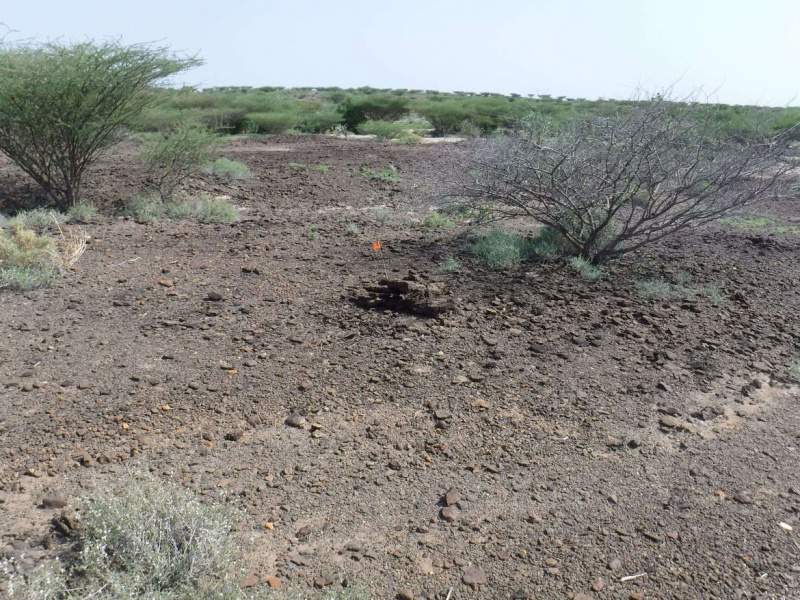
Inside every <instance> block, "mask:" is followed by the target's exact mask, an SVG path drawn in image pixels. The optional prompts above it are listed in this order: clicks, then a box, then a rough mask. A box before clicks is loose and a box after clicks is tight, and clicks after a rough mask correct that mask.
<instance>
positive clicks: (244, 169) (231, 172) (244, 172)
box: [206, 156, 252, 181]
mask: <svg viewBox="0 0 800 600" xmlns="http://www.w3.org/2000/svg"><path fill="white" fill-rule="evenodd" d="M206 171H207V172H208V173H209V174H211V175H212V176H214V177H216V178H217V179H222V180H223V181H235V180H244V179H250V177H252V174H251V173H250V169H249V167H248V166H247V165H246V164H244V163H242V162H239V161H236V160H231V159H229V158H225V157H224V156H222V157H220V158H218V159H217V160H215V161H214V162H212V163H211V164H210V165H208V166H207V167H206Z"/></svg>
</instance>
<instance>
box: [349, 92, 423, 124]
mask: <svg viewBox="0 0 800 600" xmlns="http://www.w3.org/2000/svg"><path fill="white" fill-rule="evenodd" d="M408 106H409V100H408V98H405V97H402V96H393V95H391V94H368V95H365V96H356V97H353V98H349V99H348V100H346V101H345V103H344V104H343V105H342V123H344V124H345V125H347V128H348V129H349V130H350V131H358V126H359V125H361V124H362V123H365V122H367V121H396V120H397V119H399V118H400V117H403V116H405V115H407V114H408V110H409V108H408Z"/></svg>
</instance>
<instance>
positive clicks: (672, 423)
mask: <svg viewBox="0 0 800 600" xmlns="http://www.w3.org/2000/svg"><path fill="white" fill-rule="evenodd" d="M658 424H659V425H661V427H666V428H667V429H674V428H675V427H677V426H678V425H680V424H681V423H680V421H678V419H676V418H675V417H671V416H669V415H666V416H663V417H661V418H660V419H659V420H658Z"/></svg>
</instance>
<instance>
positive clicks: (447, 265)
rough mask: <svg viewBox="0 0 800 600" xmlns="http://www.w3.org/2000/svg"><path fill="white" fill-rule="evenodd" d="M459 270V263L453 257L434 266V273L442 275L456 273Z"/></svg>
mask: <svg viewBox="0 0 800 600" xmlns="http://www.w3.org/2000/svg"><path fill="white" fill-rule="evenodd" d="M460 270H461V262H460V261H459V260H458V259H457V258H456V257H455V256H448V257H446V258H445V259H444V260H442V261H441V262H440V263H439V264H438V265H436V272H437V273H440V274H442V275H447V274H449V273H458V272H459V271H460Z"/></svg>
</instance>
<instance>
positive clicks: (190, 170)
mask: <svg viewBox="0 0 800 600" xmlns="http://www.w3.org/2000/svg"><path fill="white" fill-rule="evenodd" d="M218 144H219V138H218V136H217V135H216V134H214V133H213V132H211V131H210V130H208V129H205V128H200V127H197V126H195V125H180V126H179V127H178V128H177V129H175V130H174V131H168V132H164V133H163V134H161V135H158V136H155V137H153V138H151V139H149V140H148V141H146V142H145V143H144V144H143V146H142V150H141V153H140V155H139V158H140V160H141V162H142V163H143V164H144V167H145V172H146V185H147V187H148V188H149V189H151V190H152V191H153V192H154V193H156V194H158V196H159V197H160V198H161V200H162V201H163V202H168V201H170V200H172V199H173V198H174V196H175V194H176V193H177V192H178V190H179V189H180V187H181V185H183V183H184V182H185V181H187V180H188V179H189V178H191V177H193V176H196V175H198V174H200V173H201V172H202V171H203V169H204V167H205V166H206V165H207V164H208V163H209V161H210V159H211V154H212V152H213V151H214V149H215V148H216V147H217V146H218Z"/></svg>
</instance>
